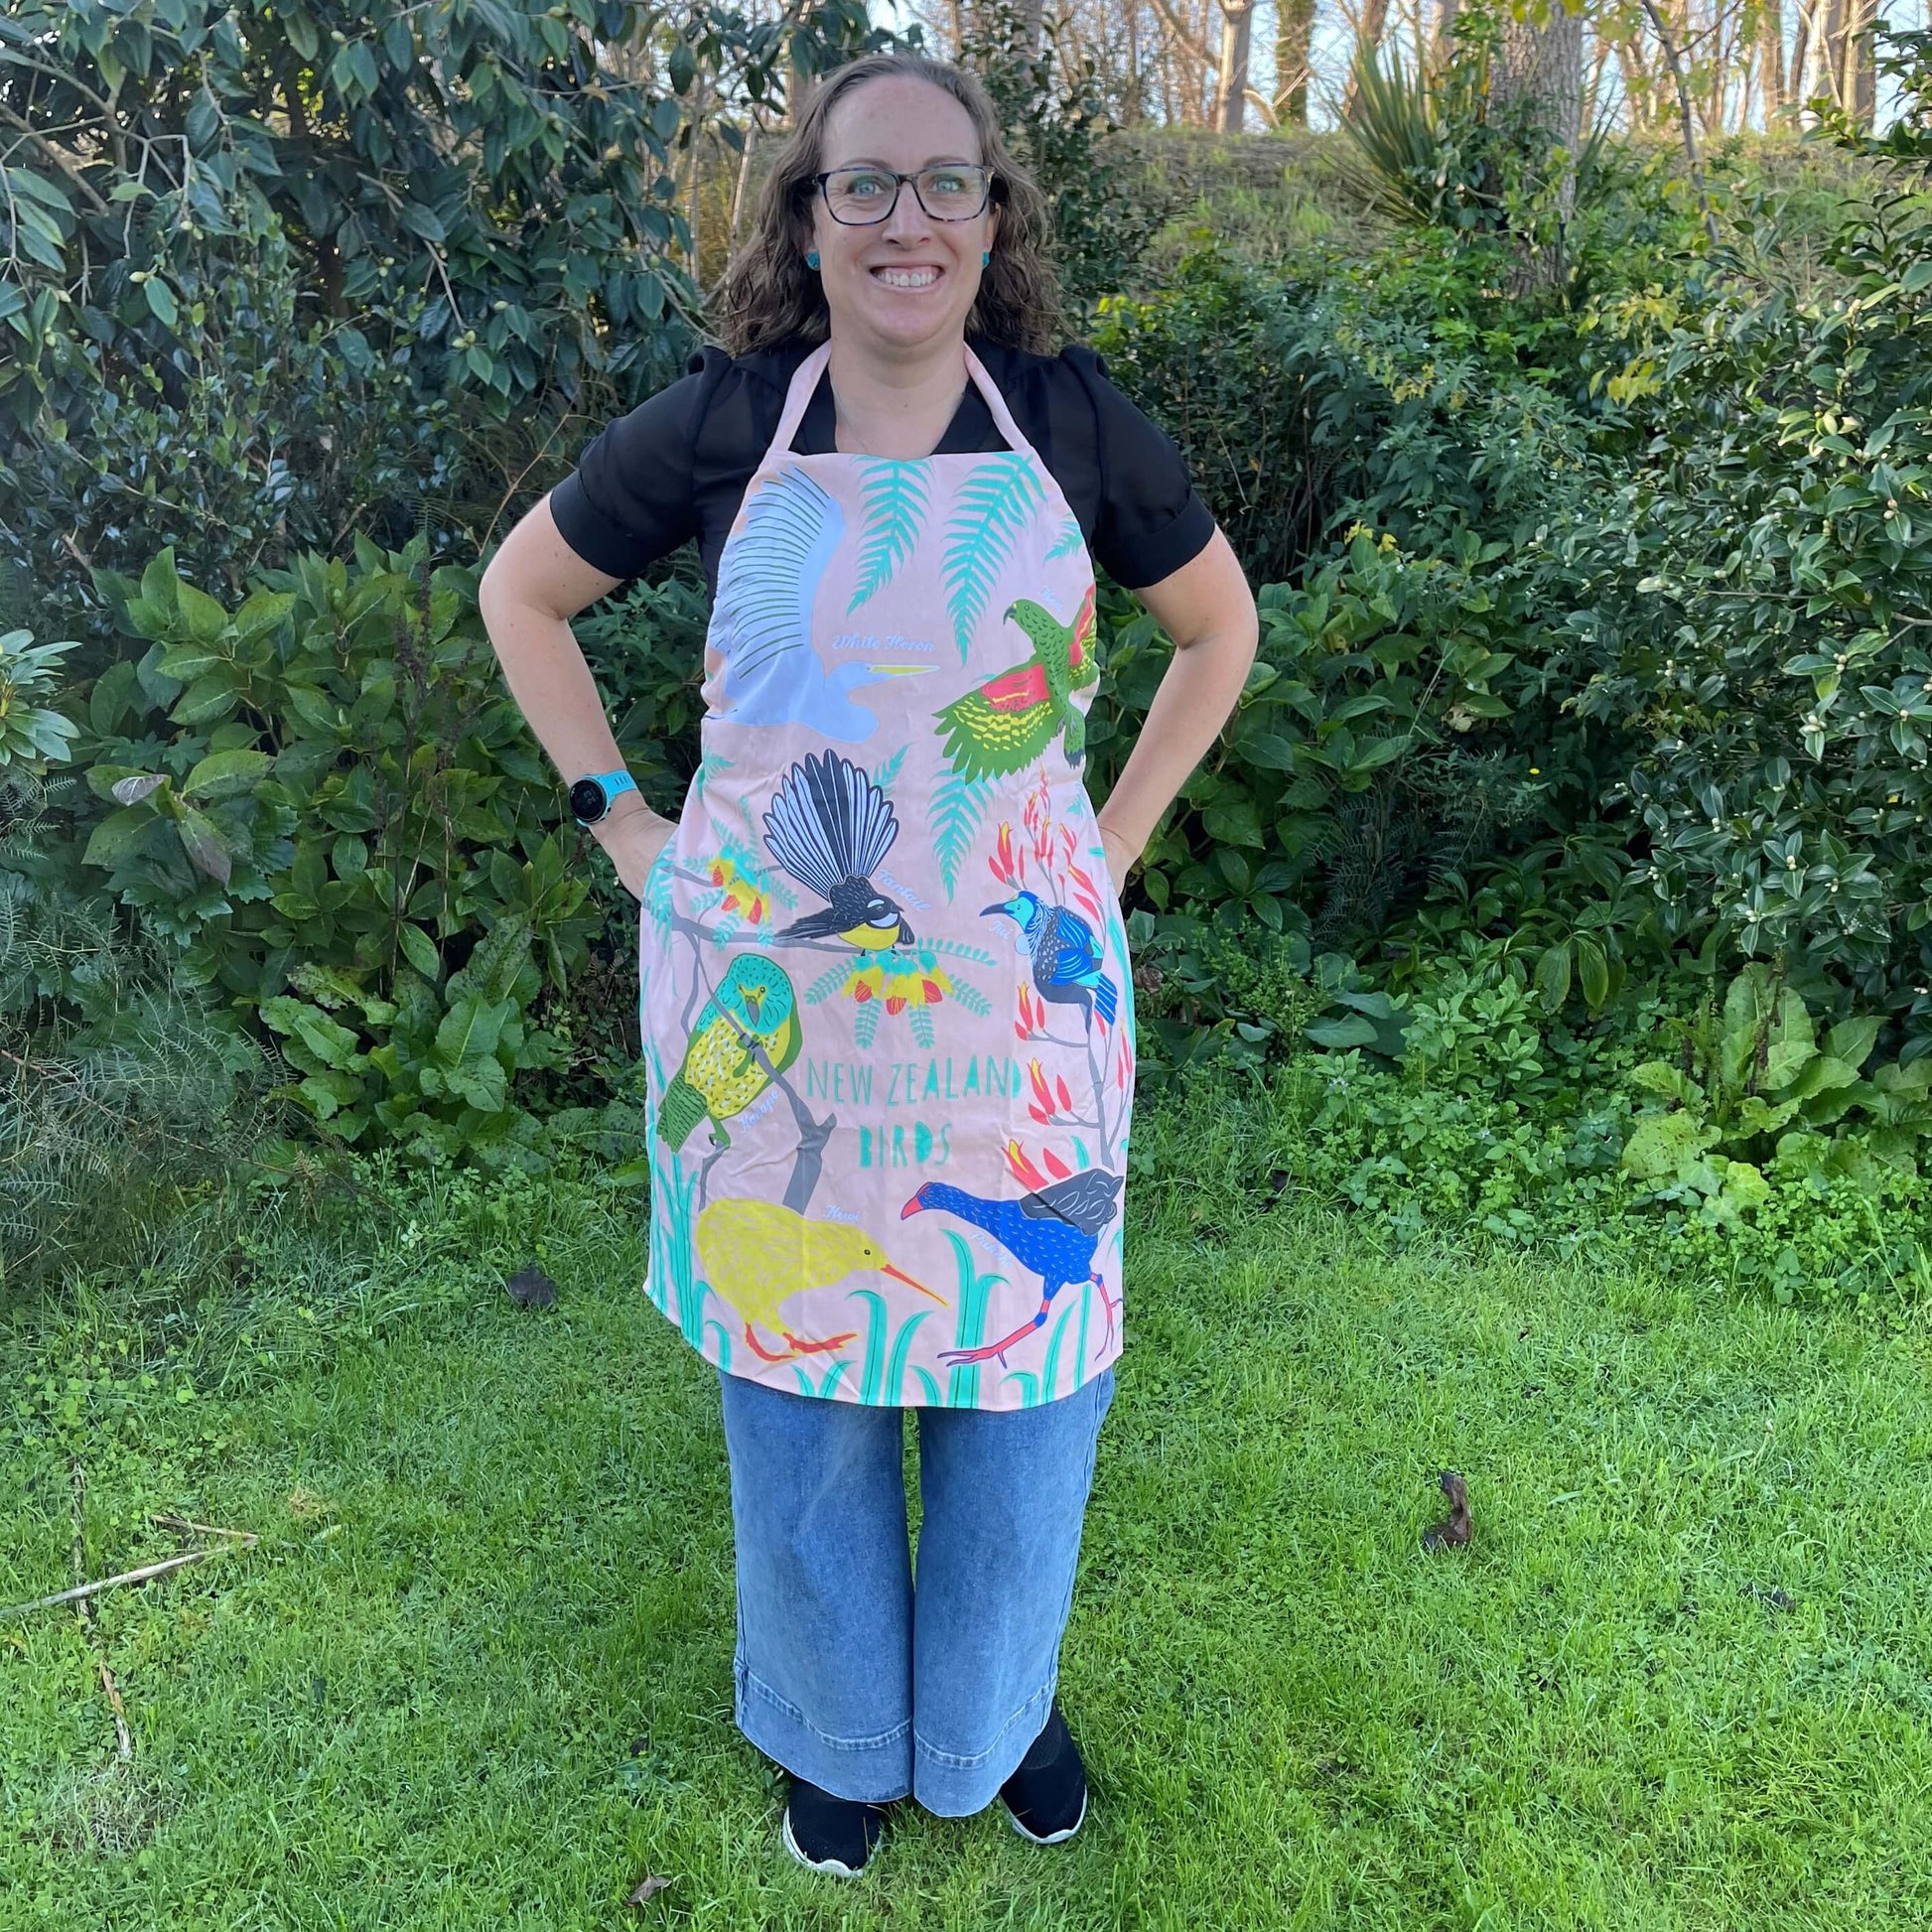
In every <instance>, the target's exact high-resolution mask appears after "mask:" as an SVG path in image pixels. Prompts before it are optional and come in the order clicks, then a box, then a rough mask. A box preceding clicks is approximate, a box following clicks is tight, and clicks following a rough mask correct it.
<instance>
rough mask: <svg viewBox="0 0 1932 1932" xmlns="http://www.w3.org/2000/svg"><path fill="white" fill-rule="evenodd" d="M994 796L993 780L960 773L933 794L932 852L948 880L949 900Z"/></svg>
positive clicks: (944, 780)
mask: <svg viewBox="0 0 1932 1932" xmlns="http://www.w3.org/2000/svg"><path fill="white" fill-rule="evenodd" d="M992 795H993V780H992V779H991V778H962V777H960V776H959V774H958V773H957V772H948V773H947V774H946V776H945V777H944V778H942V779H941V780H940V781H939V785H938V788H937V789H936V790H935V791H934V792H933V794H932V850H933V852H934V854H935V855H936V856H937V858H938V860H939V876H940V878H941V879H943V880H944V881H945V884H946V897H948V898H950V897H952V894H953V889H954V886H955V883H956V882H957V880H958V878H959V868H960V866H961V865H962V864H963V863H964V862H965V858H966V851H967V848H968V847H969V846H970V845H971V844H972V842H973V834H974V833H975V832H977V831H978V830H979V828H980V823H981V821H982V820H983V819H984V818H985V817H986V806H987V801H988V800H989V799H990V798H991V797H992Z"/></svg>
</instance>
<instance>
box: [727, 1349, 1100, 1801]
mask: <svg viewBox="0 0 1932 1932" xmlns="http://www.w3.org/2000/svg"><path fill="white" fill-rule="evenodd" d="M720 1380H721V1382H722V1383H723V1385H724V1409H725V1442H726V1446H727V1448H728V1449H729V1451H730V1455H731V1478H732V1520H733V1524H734V1527H735V1529H736V1531H737V1539H738V1649H737V1655H736V1658H735V1660H734V1663H735V1672H736V1676H737V1685H738V1699H737V1703H738V1725H739V1728H740V1729H741V1730H743V1731H744V1733H745V1735H746V1736H747V1737H749V1738H750V1739H751V1740H752V1742H753V1743H754V1744H756V1745H757V1746H758V1747H759V1750H761V1751H763V1752H764V1753H765V1754H766V1755H767V1756H769V1757H773V1758H775V1759H776V1760H777V1761H778V1762H779V1763H780V1764H781V1765H783V1766H784V1768H785V1769H786V1770H788V1771H791V1772H793V1773H794V1774H795V1775H797V1776H799V1777H802V1778H805V1779H808V1780H809V1781H810V1782H811V1783H813V1784H816V1785H821V1786H823V1787H824V1789H826V1790H827V1791H830V1792H832V1793H834V1794H835V1795H837V1796H838V1797H841V1798H853V1799H863V1800H866V1801H868V1802H871V1803H875V1804H885V1803H888V1802H890V1801H891V1800H892V1799H895V1798H902V1797H904V1796H906V1795H907V1794H908V1793H910V1794H911V1795H912V1796H913V1797H915V1798H916V1799H917V1800H918V1801H919V1803H920V1804H922V1805H923V1806H924V1807H925V1808H926V1809H927V1810H928V1811H932V1812H937V1813H938V1814H939V1815H940V1816H942V1817H947V1818H961V1817H965V1816H966V1815H967V1814H968V1813H971V1812H975V1811H978V1810H980V1809H981V1808H982V1807H983V1806H985V1805H987V1804H989V1803H991V1801H992V1799H993V1797H994V1795H995V1793H997V1792H998V1790H999V1788H1000V1786H1001V1785H1002V1784H1004V1783H1005V1782H1006V1781H1007V1779H1008V1778H1009V1777H1011V1776H1012V1775H1013V1773H1014V1771H1015V1770H1016V1769H1018V1767H1019V1764H1020V1760H1021V1758H1022V1757H1024V1756H1025V1755H1026V1752H1027V1747H1028V1746H1029V1745H1030V1744H1031V1743H1032V1742H1033V1741H1034V1739H1035V1737H1037V1736H1038V1735H1039V1732H1040V1730H1041V1729H1042V1728H1043V1727H1044V1725H1045V1723H1046V1718H1047V1714H1048V1712H1049V1711H1050V1710H1051V1708H1052V1702H1053V1690H1054V1686H1055V1684H1056V1683H1057V1681H1058V1677H1059V1655H1060V1637H1061V1634H1062V1632H1063V1631H1064V1630H1065V1628H1066V1619H1067V1612H1068V1610H1069V1609H1070V1608H1071V1606H1072V1601H1073V1574H1074V1571H1075V1569H1076V1567H1077V1565H1078V1563H1079V1556H1080V1524H1081V1519H1082V1517H1083V1516H1084V1515H1085V1512H1086V1505H1087V1492H1088V1490H1089V1488H1090V1487H1091V1485H1092V1482H1093V1462H1094V1449H1095V1446H1096V1444H1097V1442H1098V1439H1099V1435H1100V1423H1101V1418H1102V1417H1103V1416H1105V1415H1106V1413H1107V1407H1108V1404H1109V1403H1110V1402H1111V1401H1112V1400H1113V1394H1114V1372H1113V1370H1112V1369H1111V1368H1109V1369H1107V1370H1105V1371H1103V1372H1102V1373H1101V1374H1099V1375H1097V1376H1095V1377H1094V1378H1093V1380H1091V1381H1090V1382H1088V1383H1086V1384H1085V1385H1084V1386H1082V1387H1081V1388H1079V1389H1076V1390H1075V1391H1074V1392H1073V1394H1071V1395H1069V1396H1062V1397H1061V1398H1060V1399H1059V1400H1058V1401H1056V1402H1048V1403H1043V1404H1041V1405H1040V1406H1039V1407H1038V1408H1035V1409H1012V1410H999V1411H993V1410H980V1409H931V1408H921V1409H920V1410H919V1411H918V1419H919V1422H918V1428H919V1497H920V1503H921V1509H922V1520H921V1522H920V1527H919V1547H918V1574H917V1582H916V1587H915V1584H914V1578H913V1567H912V1562H911V1553H910V1550H909V1547H908V1537H907V1527H906V1515H905V1485H904V1465H903V1461H902V1454H903V1450H902V1443H901V1434H900V1432H901V1428H902V1425H901V1421H900V1412H899V1411H898V1410H897V1409H885V1408H871V1407H867V1406H865V1405H863V1404H860V1403H856V1402H834V1401H827V1400H822V1399H819V1398H815V1397H807V1396H801V1395H788V1394H786V1393H785V1392H784V1391H783V1390H782V1389H772V1388H766V1387H764V1386H763V1385H762V1384H760V1383H757V1382H751V1381H748V1380H746V1379H745V1378H744V1377H743V1376H738V1375H724V1376H721V1377H720Z"/></svg>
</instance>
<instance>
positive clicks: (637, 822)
mask: <svg viewBox="0 0 1932 1932" xmlns="http://www.w3.org/2000/svg"><path fill="white" fill-rule="evenodd" d="M623 581H624V580H623V579H622V578H621V577H611V576H607V575H606V574H605V572H603V571H601V570H599V569H597V568H596V567H595V566H593V565H591V564H587V563H586V562H585V561H584V560H583V558H582V557H580V556H579V555H578V554H577V553H576V551H574V550H573V549H572V548H571V547H570V545H569V544H568V543H566V542H565V541H564V539H563V536H562V533H561V532H560V531H559V530H558V528H557V525H556V521H555V519H554V518H553V517H552V516H551V514H550V498H549V497H548V496H545V497H544V498H543V500H542V501H541V502H539V503H538V504H537V505H536V507H535V508H534V509H532V510H531V511H530V513H529V514H528V515H527V516H525V517H524V518H523V520H522V521H521V522H520V523H519V524H517V526H516V528H515V529H513V530H512V531H511V532H510V533H509V535H508V536H507V537H505V538H504V539H503V542H502V546H501V547H500V548H499V549H498V550H497V552H496V554H495V556H494V557H492V558H491V559H490V562H489V568H488V569H487V570H485V571H484V572H483V583H482V585H481V586H480V587H479V589H478V605H479V607H480V609H481V610H482V612H483V628H484V629H485V630H486V631H487V632H488V633H489V641H490V643H491V645H492V646H493V647H494V649H495V652H496V660H497V662H498V663H499V664H501V665H502V667H503V680H504V682H505V683H506V684H508V686H509V688H510V695H511V697H513V698H514V699H515V700H516V702H517V704H518V706H519V707H520V708H521V709H522V712H523V716H524V717H525V718H526V719H527V720H528V721H529V726H530V729H531V731H533V732H534V733H535V734H536V738H537V743H538V744H540V745H541V746H542V747H543V749H544V751H545V752H547V753H548V754H549V756H550V761H551V763H552V764H554V765H555V766H556V767H557V769H558V771H559V772H560V773H561V774H562V776H563V780H564V782H565V783H566V784H569V783H571V782H573V781H574V780H576V779H578V778H581V777H584V776H586V775H587V774H589V773H591V772H600V771H616V770H618V769H619V768H620V767H621V765H622V763H623V759H622V757H621V754H620V753H619V751H618V741H617V739H616V738H615V737H613V736H612V732H611V724H610V720H609V719H608V718H607V717H606V716H605V713H604V701H603V699H602V698H601V697H600V696H599V695H598V689H597V685H596V684H595V682H594V681H593V680H592V678H591V668H590V666H589V665H588V664H586V663H585V662H584V653H583V651H582V650H581V649H580V648H579V647H578V643H577V639H576V637H575V636H574V635H573V634H572V632H571V628H570V620H571V619H572V618H573V617H575V616H576V614H577V613H578V612H579V611H581V610H583V609H584V607H585V606H586V605H587V604H594V603H596V602H597V600H598V599H599V598H600V597H607V596H609V595H610V593H611V592H612V591H614V590H616V589H617V588H618V586H619V585H620V584H621V583H622V582H623ZM676 829H677V828H676V825H675V824H674V823H673V821H672V820H670V819H668V818H663V817H660V816H659V815H658V814H657V813H656V812H654V811H652V810H651V809H650V807H649V806H648V805H646V804H645V803H644V801H643V800H642V799H641V798H640V797H639V796H638V795H637V794H636V793H635V792H634V791H626V792H624V793H622V794H621V795H620V797H619V798H618V799H617V800H616V802H615V803H614V804H613V805H612V807H611V811H610V815H609V816H608V817H606V818H605V819H604V820H602V821H601V822H600V823H599V824H597V825H594V826H592V828H591V835H592V837H594V838H595V839H596V840H597V842H598V843H599V844H600V845H601V846H603V848H604V849H605V851H606V852H608V853H609V854H610V855H611V862H612V864H614V865H615V866H616V867H617V869H618V877H619V878H620V879H621V880H622V881H623V883H624V885H625V887H626V888H627V889H628V890H629V891H630V893H631V894H632V895H633V896H636V897H641V896H642V894H643V889H644V878H645V875H646V874H648V873H649V871H650V869H651V866H652V864H653V862H654V861H655V860H656V858H657V855H658V854H659V853H660V852H661V851H662V850H663V849H664V846H665V845H666V843H667V842H668V841H669V839H670V837H671V834H672V833H673V832H674V831H675V830H676Z"/></svg>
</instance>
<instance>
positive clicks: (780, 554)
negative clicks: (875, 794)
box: [716, 469, 932, 745]
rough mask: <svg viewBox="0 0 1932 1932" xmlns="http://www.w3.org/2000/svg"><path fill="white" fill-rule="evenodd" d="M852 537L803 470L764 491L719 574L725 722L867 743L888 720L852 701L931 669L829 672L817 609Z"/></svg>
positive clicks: (867, 667)
mask: <svg viewBox="0 0 1932 1932" xmlns="http://www.w3.org/2000/svg"><path fill="white" fill-rule="evenodd" d="M844 535H845V513H844V511H843V510H841V509H840V508H839V505H838V502H837V499H836V498H834V497H833V496H831V495H830V494H828V493H827V491H826V490H825V489H824V488H823V487H822V486H821V485H820V484H819V483H816V482H814V481H813V480H812V478H810V477H808V476H807V475H806V474H805V472H804V471H803V470H798V469H784V470H780V471H779V472H778V473H777V474H776V475H775V476H773V477H769V478H767V479H766V480H765V481H764V482H763V483H760V484H759V487H758V489H757V490H756V491H755V492H754V493H753V495H752V496H751V498H750V500H749V501H748V502H747V503H746V505H745V510H744V514H743V517H742V519H741V521H740V523H739V526H738V528H737V530H736V531H735V532H734V533H733V535H732V538H731V540H730V542H728V543H727V544H726V545H725V554H724V556H723V557H722V558H721V559H720V560H719V566H718V599H717V606H716V619H717V624H716V635H717V640H718V648H719V651H720V652H721V653H722V655H723V656H724V659H725V696H726V698H727V699H728V700H729V703H728V705H727V706H726V708H725V710H724V711H723V713H722V714H721V715H722V716H724V717H726V718H729V719H730V720H731V721H732V722H733V723H734V724H738V725H790V724H801V725H809V726H810V727H811V729H812V730H813V731H815V732H817V733H820V734H821V735H822V736H824V737H826V738H830V739H836V740H837V741H838V742H839V743H840V744H842V745H858V744H863V743H864V742H865V740H867V739H869V738H870V737H871V736H872V735H873V733H874V732H876V731H877V730H878V729H879V720H878V719H877V718H876V717H874V715H873V714H872V713H871V712H870V711H868V710H867V709H866V708H865V707H864V706H863V705H861V704H856V703H854V701H853V699H852V698H851V696H850V695H849V694H850V693H851V692H852V691H854V690H855V689H857V688H858V687H860V686H861V685H866V684H873V683H876V682H878V681H879V680H880V679H882V678H889V677H911V676H913V675H914V674H916V673H918V672H921V671H929V670H930V669H931V668H932V667H931V665H929V664H873V663H867V662H864V661H863V660H857V659H855V660H854V661H852V662H850V663H844V664H840V665H839V666H838V667H837V668H836V669H834V670H832V671H830V672H827V670H826V669H825V666H824V664H823V663H822V662H821V661H820V659H819V655H818V650H817V648H816V646H815V645H814V644H813V643H812V607H813V605H814V604H815V603H816V601H817V598H818V590H819V585H820V583H821V582H822V581H823V579H824V576H825V567H826V565H827V564H829V563H830V562H831V560H832V557H833V555H834V554H835V553H836V551H837V550H838V547H839V542H840V539H841V538H842V537H843V536H844Z"/></svg>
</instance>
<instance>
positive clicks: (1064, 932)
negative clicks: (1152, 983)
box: [980, 892, 1120, 1033]
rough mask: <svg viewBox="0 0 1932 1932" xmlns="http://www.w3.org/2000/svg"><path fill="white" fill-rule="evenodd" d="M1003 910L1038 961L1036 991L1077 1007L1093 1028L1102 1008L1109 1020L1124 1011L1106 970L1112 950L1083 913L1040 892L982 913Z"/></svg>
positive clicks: (987, 914) (1024, 894)
mask: <svg viewBox="0 0 1932 1932" xmlns="http://www.w3.org/2000/svg"><path fill="white" fill-rule="evenodd" d="M995 912H1003V913H1005V914H1006V916H1007V917H1008V918H1009V919H1012V920H1013V921H1014V922H1015V923H1016V924H1017V925H1018V926H1019V928H1020V936H1019V938H1018V940H1017V941H1016V942H1015V944H1016V949H1017V950H1018V951H1020V952H1023V953H1026V954H1027V955H1028V956H1029V957H1030V958H1031V959H1032V961H1033V969H1034V972H1033V976H1034V991H1035V993H1037V994H1038V995H1039V997H1040V998H1041V999H1042V1000H1045V1001H1048V1002H1049V1003H1051V1004H1054V1005H1057V1006H1076V1007H1079V1008H1080V1009H1081V1011H1082V1012H1083V1013H1084V1014H1085V1015H1086V1030H1087V1032H1088V1033H1091V1032H1092V1031H1093V1016H1094V1015H1095V1014H1096V1013H1098V1014H1099V1015H1100V1018H1101V1019H1102V1020H1103V1021H1104V1022H1105V1023H1106V1024H1107V1025H1108V1026H1110V1027H1111V1026H1112V1025H1113V1024H1114V1016H1115V1014H1116V1013H1118V1012H1119V1010H1120V989H1119V988H1118V987H1117V986H1115V984H1114V982H1113V980H1112V978H1111V977H1110V976H1109V975H1108V974H1107V973H1105V972H1103V971H1102V970H1101V969H1102V967H1103V965H1104V964H1105V960H1106V955H1105V954H1104V953H1103V952H1102V950H1101V946H1100V941H1099V939H1098V938H1096V937H1095V935H1094V930H1093V927H1092V926H1090V925H1089V924H1088V923H1087V922H1086V920H1085V919H1083V918H1082V917H1081V916H1080V915H1079V913H1077V912H1076V911H1074V910H1073V909H1072V908H1071V907H1070V906H1066V905H1049V904H1048V903H1047V902H1046V901H1045V900H1044V899H1043V898H1041V897H1040V896H1039V895H1038V894H1037V893H1027V892H1020V893H1015V894H1014V896H1013V897H1011V898H1005V899H1002V900H1000V902H999V903H998V904H997V905H983V906H981V907H980V916H981V917H982V918H987V917H990V916H991V915H992V914H993V913H995Z"/></svg>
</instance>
